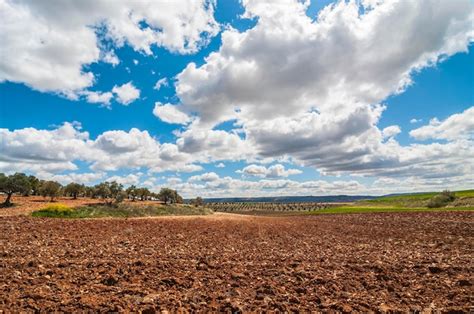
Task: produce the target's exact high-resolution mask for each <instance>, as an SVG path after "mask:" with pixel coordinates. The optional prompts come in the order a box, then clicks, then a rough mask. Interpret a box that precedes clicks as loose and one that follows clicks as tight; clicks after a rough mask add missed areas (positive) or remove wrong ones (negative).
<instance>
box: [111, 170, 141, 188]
mask: <svg viewBox="0 0 474 314" xmlns="http://www.w3.org/2000/svg"><path fill="white" fill-rule="evenodd" d="M105 181H108V182H112V181H115V182H117V183H120V184H123V185H124V186H126V187H127V186H130V185H137V184H139V183H140V176H139V175H136V174H133V173H131V174H129V175H126V176H117V175H116V176H112V177H109V178H108V179H107V180H105Z"/></svg>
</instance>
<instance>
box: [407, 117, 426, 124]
mask: <svg viewBox="0 0 474 314" xmlns="http://www.w3.org/2000/svg"><path fill="white" fill-rule="evenodd" d="M421 121H423V119H416V118H413V119H411V120H410V123H411V124H415V123H418V122H421Z"/></svg>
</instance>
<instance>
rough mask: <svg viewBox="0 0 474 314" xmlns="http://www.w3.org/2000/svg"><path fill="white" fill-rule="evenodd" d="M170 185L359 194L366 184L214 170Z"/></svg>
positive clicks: (216, 192)
mask: <svg viewBox="0 0 474 314" xmlns="http://www.w3.org/2000/svg"><path fill="white" fill-rule="evenodd" d="M168 183H170V182H168ZM171 187H172V188H174V189H177V190H178V191H179V192H180V193H181V194H182V195H184V196H185V197H195V196H202V197H228V196H230V195H232V196H244V197H245V196H281V195H328V194H341V193H344V194H360V193H361V192H362V191H364V189H365V187H364V185H362V184H360V183H359V182H357V181H355V180H347V181H341V180H338V181H334V182H328V181H324V180H314V181H304V182H298V181H294V180H288V179H277V180H268V179H261V180H259V181H248V180H242V179H235V178H231V177H229V176H226V177H219V176H218V175H217V174H215V173H212V172H211V173H205V174H203V175H201V176H193V177H191V178H189V179H188V180H187V181H186V182H181V181H179V182H176V183H174V184H171Z"/></svg>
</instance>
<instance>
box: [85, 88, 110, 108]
mask: <svg viewBox="0 0 474 314" xmlns="http://www.w3.org/2000/svg"><path fill="white" fill-rule="evenodd" d="M83 95H84V96H85V97H86V99H87V102H90V103H93V104H102V105H104V106H106V107H108V106H109V105H110V100H111V99H112V97H113V96H114V95H113V94H112V93H111V92H105V93H102V92H91V91H85V92H84V93H83Z"/></svg>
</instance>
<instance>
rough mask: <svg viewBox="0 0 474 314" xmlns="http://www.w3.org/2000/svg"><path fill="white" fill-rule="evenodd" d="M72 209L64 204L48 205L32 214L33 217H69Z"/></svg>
mask: <svg viewBox="0 0 474 314" xmlns="http://www.w3.org/2000/svg"><path fill="white" fill-rule="evenodd" d="M73 211H74V210H73V209H72V208H70V207H68V206H66V205H64V204H60V203H58V204H49V205H48V206H46V207H44V208H42V209H40V210H38V211H36V212H34V213H33V216H35V217H63V218H64V217H69V215H71V214H72V213H73Z"/></svg>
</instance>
